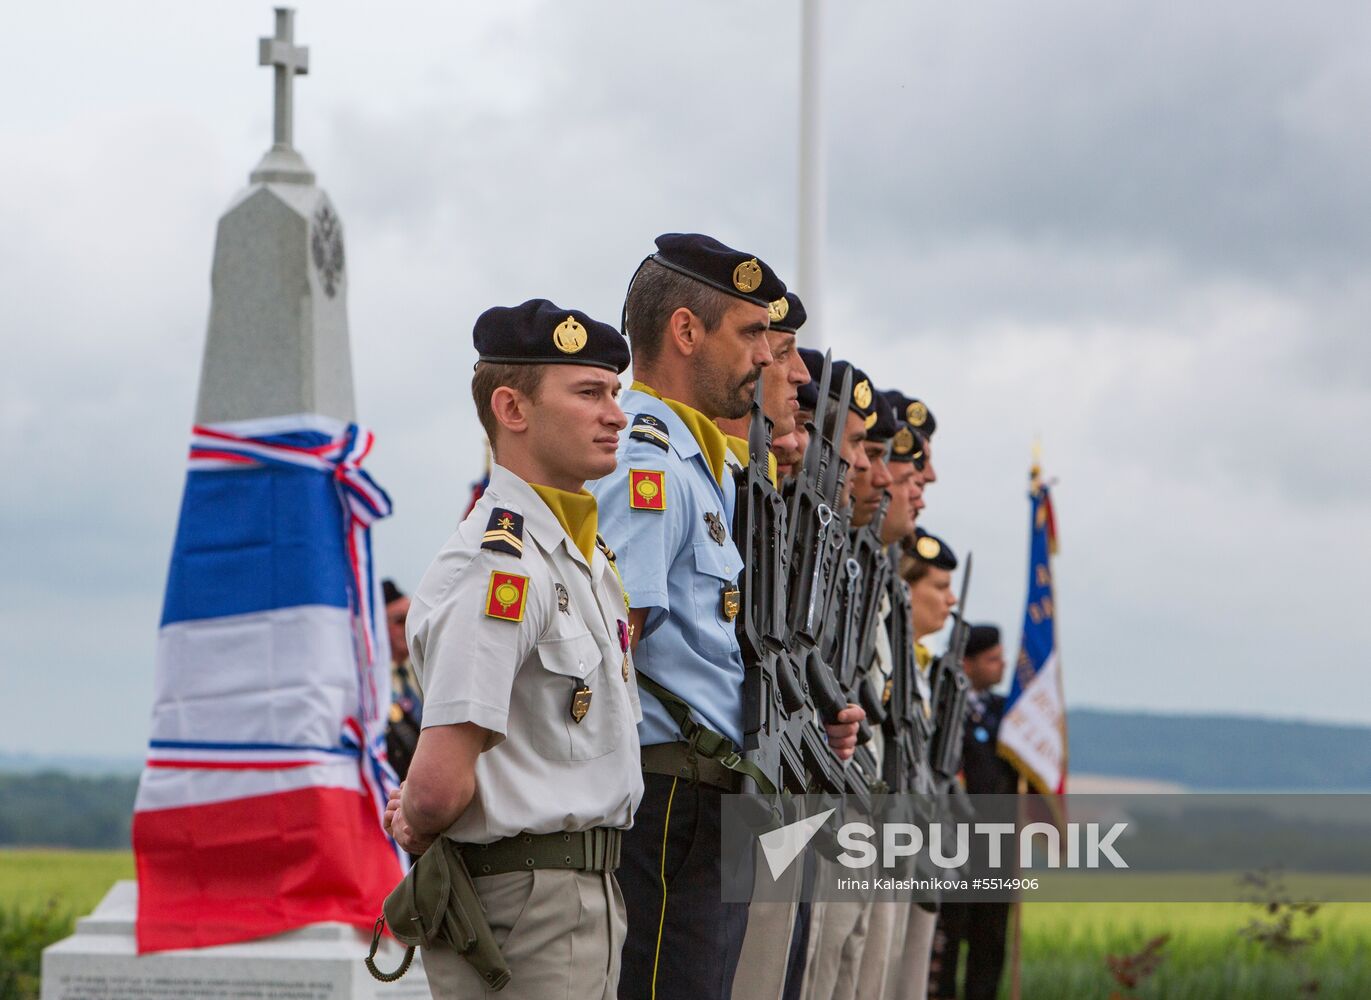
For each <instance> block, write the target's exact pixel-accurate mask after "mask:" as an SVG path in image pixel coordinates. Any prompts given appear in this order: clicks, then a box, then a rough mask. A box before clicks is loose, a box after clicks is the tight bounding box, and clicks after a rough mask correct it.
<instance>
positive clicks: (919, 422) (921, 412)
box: [904, 399, 928, 427]
mask: <svg viewBox="0 0 1371 1000" xmlns="http://www.w3.org/2000/svg"><path fill="white" fill-rule="evenodd" d="M904 415H905V419H906V420H908V421H909V422H910V423H911V424H913V425H914V426H915V427H922V426H923V425H924V421H926V420H927V419H928V407H927V406H924V404H923V403H920V402H919V401H918V400H917V399H916V400H914V402H912V403H910V404H909V405H908V406H907V407H905V411H904Z"/></svg>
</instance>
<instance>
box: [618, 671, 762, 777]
mask: <svg viewBox="0 0 1371 1000" xmlns="http://www.w3.org/2000/svg"><path fill="white" fill-rule="evenodd" d="M637 673H638V686H639V687H641V688H643V689H644V690H646V691H647V693H648V694H650V695H652V696H653V697H654V698H656V699H657V700H658V701H660V702H661V703H662V707H663V708H665V709H666V712H667V715H669V716H671V721H673V722H675V723H676V727H677V728H678V729H680V731H681V736H682V737H684V739H685V743H686V747H687V750H686V756H687V761H688V762H689V764H690V771H691V773H690V774H689V775H688V777H690V779H691V780H692V781H696V782H698V781H699V780H700V769H699V766H698V765H697V764H696V763H695V758H702V759H704V760H711V761H715V762H716V763H718V764H719V765H720V766H722V767H724V768H725V769H727V770H729V771H733V772H734V773H736V774H737V775H739V776H740V778H741V777H746V778H751V779H752V780H753V782H755V783H756V785H757V791H758V792H760V793H761V794H762V795H775V794H776V786H775V785H774V784H773V783H772V781H771V779H770V778H768V777H767V776H766V772H765V771H763V770H762V769H761V768H760V767H758V766H757V765H756V764H754V763H753V762H752V761H750V760H748V759H747V758H745V757H744V756H743V755H742V754H741V753H739V752H738V748H737V747H736V746H734V745H733V741H732V740H730V739H729V738H728V737H727V736H724V735H723V734H722V733H716V732H715V731H714V730H712V729H710V728H708V727H707V726H702V725H700V724H699V723H698V722H696V721H695V719H694V718H693V717H692V716H691V714H690V706H689V705H687V704H686V703H685V702H684V701H683V700H681V699H680V698H679V697H677V696H676V695H674V694H672V693H671V692H670V691H668V690H667V689H666V688H664V687H662V685H660V684H658V683H657V682H656V681H654V680H653V679H652V678H651V677H649V676H647V675H646V674H645V673H643V672H642V671H641V670H640V671H638V672H637Z"/></svg>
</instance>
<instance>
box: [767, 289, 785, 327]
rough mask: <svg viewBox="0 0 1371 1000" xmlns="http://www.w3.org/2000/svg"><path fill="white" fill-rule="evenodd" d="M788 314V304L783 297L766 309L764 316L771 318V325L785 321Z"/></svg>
mask: <svg viewBox="0 0 1371 1000" xmlns="http://www.w3.org/2000/svg"><path fill="white" fill-rule="evenodd" d="M789 312H790V303H789V302H788V301H787V300H786V297H785V296H784V295H782V296H781V297H780V298H779V299H777V300H776V301H775V302H773V303H771V305H769V306H767V307H766V314H767V316H769V317H771V322H773V323H779V322H780V321H781V320H783V319H785V318H786V315H787V314H788V313H789Z"/></svg>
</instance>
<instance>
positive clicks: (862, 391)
mask: <svg viewBox="0 0 1371 1000" xmlns="http://www.w3.org/2000/svg"><path fill="white" fill-rule="evenodd" d="M852 402H854V403H856V404H857V408H858V409H861V410H865V409H867V408H868V407H869V406H871V383H870V382H868V381H867V380H866V379H862V380H861V381H860V382H858V383H857V384H856V385H854V386H853V387H852Z"/></svg>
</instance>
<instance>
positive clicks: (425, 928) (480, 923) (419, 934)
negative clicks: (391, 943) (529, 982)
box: [366, 837, 509, 990]
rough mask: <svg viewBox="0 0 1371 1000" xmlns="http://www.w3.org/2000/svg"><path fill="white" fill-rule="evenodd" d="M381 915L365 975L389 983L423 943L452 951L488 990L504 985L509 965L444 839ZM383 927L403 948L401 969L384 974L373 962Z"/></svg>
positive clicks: (452, 847) (456, 853)
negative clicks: (467, 963) (387, 925)
mask: <svg viewBox="0 0 1371 1000" xmlns="http://www.w3.org/2000/svg"><path fill="white" fill-rule="evenodd" d="M381 913H382V915H381V916H380V917H378V918H377V920H376V927H375V929H374V931H373V933H372V937H371V951H370V953H369V954H368V955H367V957H366V966H367V971H368V972H370V973H371V974H372V975H373V976H375V977H376V978H377V979H379V980H381V982H383V983H390V982H394V981H395V980H397V979H399V978H400V977H401V976H403V975H404V974H405V973H406V972H408V971H409V966H410V963H411V962H413V961H414V949H415V948H417V947H418V946H420V945H423V946H424V947H434V946H438V947H444V946H446V947H450V948H452V949H453V950H454V951H456V952H457V953H458V954H459V955H461V956H462V957H463V958H465V959H466V960H467V962H469V963H470V964H471V967H472V968H473V969H475V970H476V973H477V975H479V976H480V977H481V979H482V980H483V981H484V982H485V984H486V985H487V986H489V987H490V988H491V989H493V990H501V989H504V988H505V986H506V984H508V983H509V965H508V964H507V963H506V962H505V959H504V956H503V955H501V954H500V946H499V945H497V944H496V943H495V935H494V933H493V932H492V931H491V929H490V923H489V922H488V921H487V920H486V914H485V910H484V909H483V908H482V906H481V898H480V896H478V895H477V893H476V886H475V885H474V884H473V883H472V881H471V874H470V873H469V872H468V871H467V867H466V864H465V863H464V862H463V861H462V855H461V853H460V851H459V848H458V847H457V845H456V844H454V843H453V842H452V841H451V840H449V839H448V838H447V837H439V838H438V839H437V840H435V841H434V842H433V844H432V845H431V846H430V847H429V849H428V850H427V851H425V852H424V853H423V856H422V857H420V858H419V860H418V861H417V862H416V863H415V864H414V866H413V867H411V868H410V870H409V874H408V875H406V876H405V877H404V880H403V881H401V883H400V884H399V885H397V886H396V887H395V888H394V889H393V890H391V893H390V895H389V896H387V897H386V901H385V904H384V906H383V907H382V909H381ZM387 923H388V924H390V932H391V933H392V934H394V935H395V937H396V939H397V940H398V941H399V942H400V943H401V944H403V945H406V946H407V947H406V949H405V957H404V960H403V961H402V962H401V963H400V967H399V968H397V969H396V970H395V971H394V972H389V973H387V972H382V971H381V970H380V969H378V968H377V967H376V961H375V959H376V950H377V949H378V948H379V947H380V946H381V930H382V928H383V927H384V926H385V925H386V924H387Z"/></svg>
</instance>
